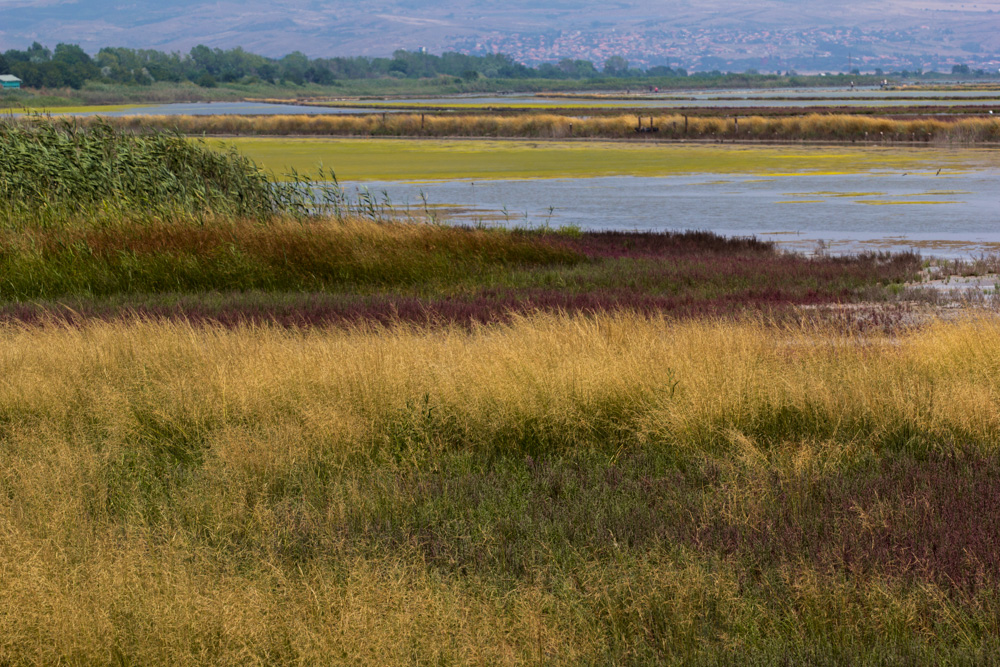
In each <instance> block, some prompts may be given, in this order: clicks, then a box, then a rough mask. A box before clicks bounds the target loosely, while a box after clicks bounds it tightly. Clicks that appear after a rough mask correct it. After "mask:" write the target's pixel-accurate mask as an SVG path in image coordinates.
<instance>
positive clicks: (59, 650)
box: [0, 315, 1000, 664]
mask: <svg viewBox="0 0 1000 667" xmlns="http://www.w3.org/2000/svg"><path fill="white" fill-rule="evenodd" d="M0 341H2V342H0V590H2V591H3V595H2V596H0V663H3V664H55V663H63V662H64V663H73V664H83V663H87V664H90V663H116V662H117V663H121V664H151V663H171V664H205V663H211V664H275V663H290V662H301V663H307V664H313V663H323V664H328V663H352V664H387V663H403V662H416V663H421V664H423V663H435V664H438V663H455V664H457V663H461V664H525V663H535V664H547V663H561V664H578V663H579V662H596V663H600V662H607V661H612V662H614V661H618V662H633V661H634V662H642V661H644V660H646V659H655V658H657V657H658V658H659V659H660V660H665V661H666V660H675V661H684V660H690V659H692V658H694V657H697V656H698V655H701V652H702V651H705V650H708V649H712V650H713V651H715V652H716V653H715V654H714V655H717V656H722V657H725V656H729V657H730V658H732V659H735V656H737V655H741V654H742V652H744V651H747V650H750V649H754V650H758V651H765V652H766V650H770V649H768V647H769V646H770V647H771V648H772V649H773V650H774V651H776V653H774V655H775V656H779V657H780V656H781V655H785V656H786V657H787V655H788V654H787V651H788V650H790V649H789V647H792V648H795V647H799V648H802V647H806V648H808V647H809V646H810V645H811V644H812V643H813V642H815V641H817V640H818V638H819V639H822V641H823V642H826V643H825V644H823V646H827V647H829V648H828V650H830V651H835V650H839V649H837V646H838V645H842V647H847V646H861V644H858V642H861V641H862V640H860V639H859V637H868V639H866V640H865V641H867V642H869V644H872V645H879V642H882V643H883V644H885V645H886V646H888V645H892V642H904V643H905V645H906V646H913V647H916V648H914V649H913V650H917V648H920V647H924V648H926V647H927V646H930V645H932V644H933V642H934V641H935V639H934V638H935V637H937V636H939V635H941V636H944V635H947V636H948V637H949V638H951V639H949V640H948V641H950V642H953V644H949V645H950V646H952V647H958V648H959V649H963V650H964V649H968V650H970V651H973V650H974V649H975V648H976V647H977V646H978V645H979V643H980V642H981V641H982V640H983V638H984V637H988V636H989V635H988V633H989V632H992V631H993V630H991V628H994V627H995V617H994V619H993V625H990V622H989V620H988V619H989V613H988V612H989V610H990V609H993V608H994V607H992V606H990V604H992V603H986V602H984V603H983V604H986V607H984V609H986V611H982V616H981V617H976V618H972V617H966V616H963V614H966V613H969V612H968V609H969V608H970V607H968V606H964V607H963V606H962V605H963V604H964V603H963V602H961V601H960V600H958V601H956V599H955V598H953V597H950V596H949V595H948V594H946V593H943V592H941V591H940V590H938V589H937V588H935V587H934V586H933V585H931V584H922V585H920V586H916V587H914V586H907V585H905V583H901V582H894V581H893V580H886V581H882V580H880V579H878V578H877V577H875V578H863V577H862V578H858V577H845V576H841V575H837V574H829V573H824V572H819V571H816V570H814V569H813V568H811V567H810V566H809V565H808V564H802V565H800V566H794V567H792V566H788V567H787V568H784V569H778V570H775V571H773V572H772V573H771V574H769V575H767V576H768V577H769V578H765V580H764V582H763V583H760V584H759V585H757V588H755V589H754V590H756V591H757V593H750V592H747V591H748V590H750V589H748V588H747V586H748V584H747V582H746V580H745V574H746V573H745V572H743V571H741V570H740V568H739V566H738V564H736V563H732V562H728V561H726V560H724V559H723V560H719V561H716V560H713V559H705V558H702V556H699V555H697V554H691V553H688V552H686V551H685V550H684V549H679V548H667V547H665V546H655V545H654V546H650V547H648V548H646V549H645V550H643V551H636V550H623V551H622V552H621V554H620V555H619V556H614V555H613V554H614V553H617V552H615V551H612V552H611V553H612V555H610V556H608V557H607V558H605V559H603V560H597V561H594V560H588V559H586V558H583V559H582V561H581V563H580V564H579V566H578V567H576V568H575V569H574V570H573V571H572V573H568V572H565V571H561V570H560V569H559V567H558V566H556V565H549V566H541V567H539V568H538V569H536V570H534V571H529V572H526V573H525V574H523V575H522V576H520V577H519V578H514V579H503V578H500V579H496V578H491V577H488V576H484V575H481V574H480V573H477V572H469V573H464V570H463V573H462V574H459V573H458V572H457V571H455V572H449V571H447V570H444V569H442V568H441V567H440V566H432V565H431V564H429V563H428V562H426V561H425V560H424V558H425V555H422V554H424V552H422V551H421V550H420V549H419V548H418V543H417V542H416V541H414V542H413V543H412V544H411V545H409V546H408V545H407V543H402V544H396V545H395V546H393V547H392V549H388V547H385V546H383V545H382V543H379V542H376V543H374V544H375V546H374V547H372V549H373V550H374V552H365V551H364V550H363V549H361V550H359V549H360V547H358V546H357V545H358V543H359V542H358V541H359V540H362V542H363V534H362V533H364V531H367V530H368V529H369V528H372V526H374V527H375V528H377V526H378V521H376V522H375V523H374V524H371V525H368V526H367V527H358V526H356V525H354V524H352V523H351V519H350V517H351V516H352V512H354V511H356V509H357V508H358V507H362V506H365V504H366V503H372V502H373V500H372V499H371V498H370V497H369V496H368V495H367V494H366V492H365V488H366V487H365V484H364V480H365V479H366V478H367V477H368V476H370V475H373V474H375V470H376V469H377V468H378V467H382V468H386V469H389V470H390V471H391V470H395V469H399V470H402V469H406V468H408V467H410V466H413V467H416V468H417V469H422V468H424V467H426V468H428V469H430V468H432V467H433V466H435V465H437V463H436V462H440V461H441V460H443V459H439V458H438V457H439V456H440V455H441V454H444V453H449V452H451V453H455V454H458V455H466V454H467V455H469V456H472V455H476V454H477V453H482V454H489V453H490V452H496V453H498V454H500V455H501V456H504V455H509V456H513V457H515V458H516V457H521V458H522V459H523V457H524V456H525V454H528V453H530V454H533V455H534V456H536V457H545V456H549V455H552V454H556V453H558V452H567V451H576V450H580V451H583V450H587V449H591V450H595V451H597V452H600V453H601V456H603V457H611V458H612V459H614V458H616V457H618V456H621V455H622V452H623V451H628V450H630V449H634V448H647V449H649V450H650V451H663V450H670V451H674V452H676V457H677V458H678V459H685V458H686V459H689V460H693V459H694V458H698V457H708V458H716V459H718V460H720V461H721V460H728V461H734V462H736V463H735V465H738V466H745V467H746V468H747V469H751V468H754V467H761V466H763V467H764V468H765V469H766V465H767V461H768V460H769V459H770V458H771V457H772V456H773V452H776V451H778V452H782V454H781V456H787V460H788V465H789V466H791V468H792V469H793V470H801V469H805V468H811V467H817V466H819V467H820V468H824V467H827V468H828V467H831V466H832V467H833V468H839V467H840V466H841V465H842V464H843V462H844V461H848V462H849V461H851V460H860V459H864V458H865V457H869V456H872V455H877V454H878V453H879V451H880V450H897V451H899V450H911V451H913V452H919V451H924V450H926V449H938V450H944V449H946V448H948V447H950V446H951V445H949V444H948V443H956V442H960V443H961V445H962V447H964V448H966V449H967V450H968V449H973V448H974V449H978V450H979V451H981V452H982V453H983V454H984V455H990V456H991V455H994V454H995V453H996V449H997V443H998V442H1000V437H998V436H1000V414H998V412H997V410H996V401H997V397H998V394H1000V320H998V319H996V318H993V317H983V318H978V319H970V320H967V321H963V322H960V323H957V324H944V323H942V324H935V325H932V326H929V327H928V328H926V329H925V330H921V331H917V332H913V333H910V334H906V335H903V336H900V337H892V338H890V337H879V336H874V337H868V338H865V339H858V338H853V337H846V336H841V335H838V334H837V333H836V332H834V331H830V330H825V329H819V330H815V329H810V328H809V327H805V328H801V329H800V328H785V329H775V328H769V327H767V326H764V325H762V324H755V323H733V322H725V323H723V322H720V323H711V322H707V323H706V322H686V323H685V322H672V321H667V320H659V319H643V318H638V317H635V316H630V315H619V316H602V317H594V318H580V317H575V318H571V317H565V316H558V315H549V316H537V317H533V318H524V319H519V320H517V321H515V322H514V323H512V324H510V325H508V326H496V327H489V328H485V327H484V328H480V329H475V330H471V331H470V330H464V329H458V328H454V329H433V330H430V329H417V328H407V327H398V328H392V329H379V330H376V329H357V330H353V331H343V330H331V331H319V330H310V331H288V330H280V329H276V328H244V329H236V330H224V329H214V328H198V327H192V326H188V325H185V324H176V323H175V324H156V323H131V324H124V323H119V324H106V323H104V324H101V323H95V324H90V325H86V326H83V327H80V328H60V327H55V326H53V327H49V328H31V329H28V328H10V327H8V328H5V329H3V330H2V331H0ZM452 460H453V461H454V460H455V459H452ZM484 460H491V459H490V458H489V456H487V458H486V459H484ZM765 478H766V473H765V474H764V475H763V476H762V477H761V479H765ZM407 488H408V487H398V489H397V493H398V498H397V502H398V503H400V504H402V505H404V506H405V505H406V503H407V502H408V501H407V500H406V498H407V497H408V496H407V493H408V491H407ZM755 488H756V487H754V486H753V485H752V484H750V485H748V486H747V487H746V488H743V487H739V488H733V489H731V490H730V491H727V492H726V493H730V494H732V502H731V503H728V504H726V505H725V507H728V510H727V511H731V512H733V513H734V515H746V516H747V517H751V516H752V515H754V514H755V513H758V512H759V510H756V509H754V502H757V501H755V500H754V499H755V498H757V496H755V494H754V491H755ZM761 497H763V496H761ZM379 511H383V512H391V511H392V510H391V509H390V508H385V509H383V510H379ZM373 512H374V516H379V513H378V511H375V510H373ZM386 516H388V514H386ZM384 520H386V521H387V520H388V519H384ZM505 520H506V519H505ZM748 520H749V519H748ZM352 531H361V533H357V532H352ZM542 537H543V536H540V538H539V539H542ZM416 538H417V536H416V535H415V536H414V540H416ZM469 539H472V540H475V539H476V537H475V536H470V537H469ZM478 539H482V540H489V539H492V538H491V537H490V536H489V535H487V534H486V533H484V534H483V535H482V536H479V538H478ZM617 548H618V547H617V545H615V547H614V549H617ZM623 549H624V547H623ZM976 599H978V598H976ZM973 603H974V604H973ZM969 604H972V605H973V607H974V606H975V604H979V602H975V600H973V602H970V603H969ZM963 610H964V611H963ZM990 613H991V612H990ZM866 633H867V634H866ZM776 637H777V638H778V639H775V638H776ZM779 640H780V641H779ZM942 641H943V640H942ZM775 642H777V643H775ZM781 642H785V643H784V644H782V643H781ZM852 642H853V643H852ZM640 644H641V647H640ZM772 644H773V646H772ZM775 646H777V648H774V647H775ZM782 647H784V648H782ZM843 650H846V648H845V649H843ZM857 650H858V651H860V650H861V649H857ZM782 651H785V653H782ZM797 655H798V656H799V658H801V659H803V660H808V654H797ZM831 655H832V654H831ZM857 655H861V653H858V654H857ZM969 655H974V653H973V654H969Z"/></svg>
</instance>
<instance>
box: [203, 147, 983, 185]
mask: <svg viewBox="0 0 1000 667" xmlns="http://www.w3.org/2000/svg"><path fill="white" fill-rule="evenodd" d="M209 143H210V144H214V145H217V146H219V147H228V146H232V147H235V148H236V149H237V150H238V151H240V152H241V153H243V154H244V155H246V156H248V157H250V158H251V159H253V160H254V161H256V162H257V163H259V164H260V165H262V166H263V167H264V168H265V169H268V170H270V171H272V172H273V173H274V174H276V175H277V176H278V177H279V178H281V177H282V174H285V173H288V172H290V171H291V170H293V169H294V170H296V171H298V172H299V173H302V174H309V173H315V172H316V170H317V169H318V167H319V166H320V165H323V166H325V167H326V168H327V169H333V170H334V171H335V172H336V174H337V177H338V178H340V179H341V180H350V181H373V180H397V181H398V180H402V181H421V180H426V181H433V180H455V179H465V178H468V179H504V178H584V177H595V176H614V175H625V176H669V175H676V174H697V173H705V174H720V175H721V174H757V175H764V176H769V177H775V176H798V175H802V174H814V175H831V174H858V173H871V172H877V171H882V170H899V169H912V170H917V169H921V168H923V169H927V168H928V166H929V165H931V164H933V165H942V164H947V165H954V166H965V167H975V166H990V165H991V164H995V163H997V156H996V154H995V153H994V154H991V153H988V152H984V151H947V150H935V149H923V150H909V151H907V150H887V149H884V148H867V147H858V148H849V149H844V148H836V149H831V148H828V147H809V148H802V147H794V148H793V147H784V146H766V147H765V146H739V145H737V146H733V145H730V146H724V145H714V144H713V145H705V144H663V143H631V142H621V141H619V142H614V141H555V140H553V141H538V140H531V141H520V140H480V139H475V140H446V139H391V138H371V139H357V138H352V139H339V138H326V137H238V138H232V139H211V140H209ZM935 168H936V167H935Z"/></svg>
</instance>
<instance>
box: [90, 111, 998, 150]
mask: <svg viewBox="0 0 1000 667" xmlns="http://www.w3.org/2000/svg"><path fill="white" fill-rule="evenodd" d="M651 119H652V125H653V126H655V127H657V128H658V131H657V132H655V133H649V134H639V133H637V132H636V128H637V127H638V125H639V119H638V118H637V116H636V115H635V114H628V115H625V114H622V115H617V116H597V117H590V118H577V117H573V116H566V115H555V114H544V113H538V114H535V113H520V114H509V115H489V114H465V115H456V114H447V115H434V114H419V113H410V114H405V113H400V114H371V115H365V116H347V115H333V114H330V115H316V116H257V117H251V116H135V117H130V118H119V119H113V120H111V121H109V122H113V123H115V124H116V125H120V126H123V127H128V128H131V129H145V128H166V129H171V130H174V129H175V130H177V131H179V132H182V133H185V134H240V135H255V134H256V135H339V136H358V135H361V136H397V137H511V138H513V137H520V138H538V139H564V138H568V137H574V138H603V139H610V138H615V139H621V138H630V137H644V138H655V139H660V140H667V139H673V140H681V139H716V140H723V139H725V140H734V139H739V140H742V141H847V142H856V141H868V142H880V143H881V142H916V143H957V144H976V143H994V142H997V141H1000V119H995V118H958V119H948V120H938V119H929V118H924V119H916V120H893V119H889V118H871V117H867V116H860V115H826V114H809V115H803V116H791V117H774V116H770V117H763V116H749V117H747V116H744V117H741V118H738V119H737V118H735V117H730V118H719V117H712V116H694V115H689V116H686V117H685V116H682V115H677V114H664V113H662V112H656V111H649V112H644V113H643V114H642V123H643V125H644V126H645V127H649V126H650V120H651Z"/></svg>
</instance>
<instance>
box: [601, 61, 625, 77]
mask: <svg viewBox="0 0 1000 667" xmlns="http://www.w3.org/2000/svg"><path fill="white" fill-rule="evenodd" d="M604 74H605V75H606V76H626V75H627V74H628V61H627V60H625V59H624V58H622V57H621V56H611V57H610V58H608V59H607V60H605V61H604Z"/></svg>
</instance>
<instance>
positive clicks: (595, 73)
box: [0, 42, 986, 88]
mask: <svg viewBox="0 0 1000 667" xmlns="http://www.w3.org/2000/svg"><path fill="white" fill-rule="evenodd" d="M0 74H13V75H15V76H17V77H19V78H20V79H21V80H22V81H23V82H24V85H25V86H26V87H29V88H61V87H69V88H80V87H82V86H83V85H84V83H86V82H87V81H100V82H105V83H119V84H128V85H139V86H143V85H150V84H153V83H156V82H158V81H165V82H173V83H179V82H182V81H190V82H193V83H195V84H197V85H199V86H203V87H206V88H211V87H214V86H216V85H218V84H220V83H242V84H254V83H276V84H289V83H291V84H296V85H304V84H307V83H311V84H320V85H331V84H335V83H336V82H337V81H338V80H357V79H380V78H405V79H422V78H435V77H453V78H455V79H456V80H464V81H475V80H477V79H564V80H585V79H649V80H651V82H652V80H654V79H655V80H658V81H662V80H663V79H668V78H680V77H685V78H687V77H688V76H689V75H688V73H687V72H686V71H685V70H684V69H681V68H679V67H677V68H671V67H665V66H657V67H650V68H648V69H646V70H641V69H636V68H633V67H631V66H630V65H629V62H628V61H627V60H626V59H625V58H623V57H621V56H612V57H610V58H608V59H607V60H605V61H604V63H603V64H602V66H601V67H600V68H598V66H597V65H595V64H594V63H592V62H591V61H589V60H575V59H571V58H564V59H563V60H560V61H559V62H558V63H543V64H541V65H538V66H537V67H528V66H527V65H523V64H521V63H518V62H515V61H514V60H513V59H512V58H511V57H510V56H507V55H504V54H488V55H483V56H471V55H465V54H461V53H444V54H442V55H440V56H438V55H434V54H430V53H425V52H423V51H404V50H399V51H396V52H395V53H393V54H392V57H391V58H367V57H353V58H351V57H346V58H345V57H340V58H309V57H307V56H306V55H305V54H303V53H301V52H299V51H295V52H293V53H290V54H288V55H286V56H284V57H283V58H268V57H266V56H261V55H257V54H254V53H248V52H247V51H244V50H243V49H242V48H239V47H237V48H235V49H212V48H209V47H207V46H204V45H199V46H196V47H194V48H193V49H191V51H190V52H189V53H186V54H181V53H176V52H174V53H164V52H162V51H156V50H154V49H129V48H124V47H106V48H103V49H101V50H100V51H98V52H97V55H95V56H90V55H88V54H87V53H86V52H84V50H83V49H81V48H80V47H79V46H78V45H76V44H58V45H56V48H55V50H50V49H48V48H47V47H45V46H42V45H41V44H39V43H38V42H35V43H34V44H32V45H31V47H29V48H27V49H25V50H23V51H19V50H17V49H11V50H9V51H6V52H4V53H3V54H0ZM852 74H853V75H860V72H858V71H857V70H855V71H854V72H852ZM952 74H953V75H965V76H968V75H974V76H982V75H986V72H983V71H982V70H976V71H970V69H969V67H968V66H967V65H956V66H955V67H954V68H952ZM920 75H921V73H919V72H915V73H911V72H905V71H904V72H902V74H901V76H903V77H904V78H905V77H909V76H920ZM784 76H785V78H786V79H788V78H791V79H793V80H798V79H800V78H802V77H798V76H797V75H796V74H795V72H787V73H786V74H785V75H784ZM839 76H850V75H839ZM874 76H877V77H882V76H883V74H882V71H881V70H876V71H875V75H874ZM781 78H782V77H780V76H778V75H773V74H770V75H769V74H761V73H758V72H756V71H754V70H748V71H746V72H742V73H726V72H720V71H718V70H714V71H711V72H699V73H696V74H692V75H690V79H689V81H690V82H691V83H694V82H695V81H696V80H710V81H714V82H715V84H717V85H734V86H740V85H767V84H768V83H769V82H775V81H778V80H780V79H781ZM807 78H808V77H806V78H802V79H803V80H802V81H801V83H803V84H805V83H806V81H805V79H807ZM657 85H660V84H657ZM685 85H686V84H685Z"/></svg>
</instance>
